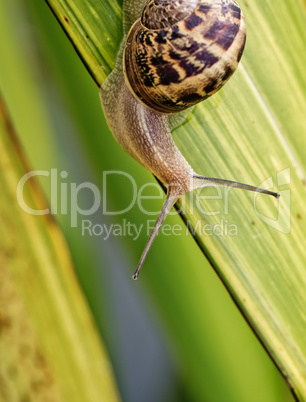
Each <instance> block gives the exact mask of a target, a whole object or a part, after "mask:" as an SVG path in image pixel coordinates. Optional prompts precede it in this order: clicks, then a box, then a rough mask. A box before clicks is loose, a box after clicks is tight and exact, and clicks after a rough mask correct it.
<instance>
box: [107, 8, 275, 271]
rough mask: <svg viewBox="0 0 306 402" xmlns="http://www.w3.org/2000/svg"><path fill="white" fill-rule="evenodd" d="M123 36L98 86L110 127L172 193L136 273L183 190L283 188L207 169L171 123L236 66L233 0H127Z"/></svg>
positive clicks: (241, 33)
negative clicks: (192, 157) (185, 150)
mask: <svg viewBox="0 0 306 402" xmlns="http://www.w3.org/2000/svg"><path fill="white" fill-rule="evenodd" d="M123 28H124V38H123V40H122V43H121V46H120V50H119V52H118V55H117V59H116V63H115V67H114V70H113V71H112V73H111V74H110V75H109V76H108V77H107V78H106V80H105V82H104V83H103V85H102V86H101V89H100V98H101V102H102V107H103V110H104V114H105V116H106V119H107V123H108V126H109V128H110V130H111V131H112V133H113V135H114V137H115V139H116V140H117V141H118V143H119V144H120V145H121V146H122V148H123V149H124V150H125V151H126V152H127V153H128V154H130V155H131V156H132V157H133V158H134V159H136V160H137V161H138V162H139V163H140V164H141V165H143V166H144V167H145V168H147V169H148V170H149V171H150V172H152V173H153V174H154V175H155V176H156V177H157V178H158V179H159V180H160V181H161V182H162V183H163V184H164V185H165V187H166V189H167V196H166V200H165V202H164V205H163V207H162V209H161V212H160V214H159V216H158V218H157V221H156V223H155V226H154V228H153V230H152V232H151V234H150V236H149V239H148V242H147V244H146V246H145V248H144V251H143V253H142V256H141V258H140V261H139V264H138V266H137V269H136V272H135V273H134V275H133V279H137V278H138V275H139V271H140V269H141V267H142V265H143V262H144V260H145V258H146V256H147V253H148V251H149V249H150V247H151V245H152V243H153V240H154V239H155V237H156V235H157V234H158V231H159V229H160V227H161V226H162V224H163V222H164V220H165V218H166V216H167V214H168V213H169V212H170V210H171V209H172V207H173V206H174V204H175V203H176V201H177V200H178V199H179V198H180V197H181V196H183V195H184V194H186V193H188V192H190V191H192V190H194V189H196V188H199V187H204V186H225V187H229V186H230V187H235V188H239V189H244V190H250V191H259V192H262V193H265V194H269V195H272V196H274V197H278V196H279V194H277V193H273V192H270V191H268V190H263V189H259V188H257V187H253V186H250V185H247V184H242V183H238V182H234V181H229V180H223V179H218V178H211V177H206V176H201V175H199V174H197V173H196V172H194V170H193V169H192V167H191V166H190V165H189V163H188V162H187V161H186V159H185V158H184V157H183V155H182V154H181V153H180V151H179V150H178V148H177V147H176V145H175V143H174V141H173V139H172V136H171V130H173V129H174V128H175V127H176V126H178V125H179V124H181V123H182V122H183V121H184V120H185V118H186V113H189V110H190V109H189V110H188V108H190V107H191V106H193V105H195V104H196V103H198V102H201V101H202V100H204V99H206V98H207V97H209V96H211V95H213V94H214V93H215V92H217V91H218V90H219V89H220V88H221V87H222V86H223V85H224V84H225V83H226V82H227V80H228V79H229V78H230V76H231V75H232V74H233V72H234V71H235V69H236V68H237V66H238V63H239V61H240V58H241V56H242V52H243V49H244V45H245V38H246V26H245V22H244V18H243V14H242V11H241V9H240V7H239V6H238V4H237V3H236V2H235V1H234V0H149V1H147V2H145V1H137V0H126V1H125V2H124V6H123Z"/></svg>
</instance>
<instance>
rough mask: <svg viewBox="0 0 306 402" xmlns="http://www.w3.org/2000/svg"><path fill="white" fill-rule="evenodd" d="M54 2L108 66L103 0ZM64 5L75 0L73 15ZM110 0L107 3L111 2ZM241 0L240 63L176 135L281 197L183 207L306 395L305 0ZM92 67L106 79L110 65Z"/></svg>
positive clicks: (213, 167) (111, 33)
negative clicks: (100, 21)
mask: <svg viewBox="0 0 306 402" xmlns="http://www.w3.org/2000/svg"><path fill="white" fill-rule="evenodd" d="M49 4H50V6H51V7H52V8H53V10H54V11H55V12H56V14H57V18H58V19H59V20H60V21H61V23H62V25H64V26H65V29H66V31H69V33H71V32H72V31H73V33H72V34H70V35H71V36H70V38H71V40H72V41H73V43H74V46H75V47H76V48H77V49H78V51H79V52H80V53H81V54H82V58H83V59H85V60H86V64H87V65H90V67H89V69H90V71H95V72H96V71H98V70H99V66H100V70H102V71H108V68H109V66H111V64H112V62H111V60H114V59H115V49H116V47H115V46H114V43H112V46H110V45H109V42H108V40H107V38H105V31H104V29H102V27H101V26H97V24H96V20H97V15H98V7H101V4H100V2H94V4H90V6H88V7H87V6H86V8H85V4H86V3H85V4H84V2H81V1H72V0H70V1H67V2H66V1H65V2H63V1H61V0H58V1H56V0H53V1H52V0H49ZM66 4H69V10H71V9H73V12H72V13H71V14H70V13H68V11H69V10H68V7H66ZM103 4H104V6H105V7H109V3H108V2H107V1H105V2H103ZM240 5H241V7H242V9H243V11H244V14H245V19H246V23H247V27H248V41H247V46H246V51H245V54H244V57H243V59H242V64H241V66H240V67H239V68H238V71H237V73H236V74H235V75H234V77H233V78H232V79H231V80H230V82H229V84H228V85H226V87H225V88H224V89H222V90H221V91H220V92H219V93H218V94H216V95H215V96H214V97H212V99H210V100H208V101H206V102H204V103H202V104H201V105H200V106H198V107H197V108H196V111H195V113H194V116H193V118H192V119H191V121H190V122H189V123H188V124H186V125H184V126H183V127H181V128H179V129H178V130H176V132H175V133H174V138H175V141H176V143H177V144H178V146H179V148H180V149H181V151H182V153H183V155H184V156H185V157H186V158H187V159H188V160H189V161H190V163H191V164H192V166H193V168H194V169H195V170H196V171H197V172H198V173H199V174H205V175H207V176H212V177H221V178H226V179H231V180H239V181H242V182H246V183H250V184H252V185H260V183H263V184H262V185H263V186H265V185H266V186H267V187H270V186H271V185H272V187H273V188H274V190H278V191H279V192H280V193H281V198H280V200H279V203H278V202H277V201H276V200H274V199H270V198H268V197H266V196H263V195H258V196H256V195H255V196H254V199H253V196H252V195H251V194H247V193H243V192H241V191H239V190H236V191H235V190H231V191H230V194H229V195H228V197H227V193H226V192H224V191H223V192H220V193H219V192H218V194H216V190H213V191H211V192H210V195H215V196H217V198H216V199H215V200H210V201H209V200H208V199H206V201H204V200H203V196H204V194H206V193H207V190H202V191H201V195H200V194H199V195H198V197H197V198H196V199H195V197H194V195H190V196H188V197H186V198H185V202H184V203H183V205H182V206H181V205H180V206H181V207H182V209H183V216H184V219H185V220H187V221H188V222H189V224H190V225H191V228H192V230H194V229H196V232H195V237H196V239H197V241H198V244H199V245H200V247H201V248H202V250H203V251H204V252H205V254H206V255H207V257H208V259H209V261H210V262H211V264H212V266H213V267H214V268H215V270H216V272H217V273H218V275H219V276H220V278H221V279H222V281H223V282H224V284H225V285H226V287H227V289H228V290H229V291H230V293H231V295H232V297H233V298H234V300H235V301H236V303H237V305H238V307H239V308H240V310H241V311H242V313H243V314H244V315H245V317H246V319H247V320H248V321H249V323H250V324H251V326H252V328H253V330H254V331H255V333H256V334H257V336H258V337H259V338H260V340H261V342H262V343H263V344H264V346H265V348H266V349H267V351H268V353H269V354H270V355H271V357H272V358H273V360H274V361H275V362H276V364H277V366H278V367H279V369H280V370H281V372H282V373H283V375H284V376H285V378H286V379H287V381H288V383H289V385H290V386H291V387H292V388H293V392H294V393H295V394H296V395H297V397H298V398H300V399H301V400H304V399H306V383H305V377H306V339H305V336H304V332H305V325H306V315H305V305H306V292H305V287H306V274H305V240H306V239H305V237H306V226H305V224H304V223H303V220H305V219H306V210H305V202H304V199H305V175H304V172H305V162H304V161H305V149H306V146H305V140H304V136H303V127H305V106H306V105H305V96H304V95H305V68H304V66H305V64H306V60H305V57H306V51H305V50H306V49H305V43H306V42H305V30H304V26H305V8H304V5H303V3H302V1H285V0H281V1H279V2H277V4H276V3H275V2H272V1H265V2H264V1H258V2H255V3H254V2H253V3H250V2H245V1H241V4H240ZM65 16H66V17H67V18H68V19H69V21H70V20H73V21H75V20H77V22H74V23H73V29H72V28H71V30H68V28H67V24H65ZM118 17H119V13H118V12H117V10H116V11H115V12H114V13H111V14H110V15H107V14H105V18H107V20H108V21H109V22H110V23H112V26H109V27H108V37H115V38H118V36H117V35H118V26H119V24H118V22H117V20H118ZM114 19H116V23H115V24H114V23H113V21H114ZM104 22H105V21H104ZM94 23H95V25H94ZM86 26H88V27H89V26H90V27H93V26H95V27H97V29H96V30H95V31H94V33H93V35H92V36H93V38H91V42H94V41H95V47H96V48H97V49H99V54H103V57H100V56H99V57H97V58H96V59H95V60H94V57H93V56H92V54H93V53H92V51H91V50H88V49H86V48H85V47H84V46H83V43H84V42H85V39H84V33H85V37H86V35H89V36H91V32H90V31H89V30H88V29H86ZM79 27H81V29H80V28H79ZM74 29H76V31H77V32H75V31H74ZM97 38H99V39H97ZM94 76H95V79H96V81H97V82H98V83H99V84H100V83H101V82H102V79H103V76H102V74H97V73H95V74H94ZM198 193H199V192H198ZM201 197H202V200H200V198H201ZM253 200H254V201H253ZM195 204H197V205H195ZM191 211H193V213H191ZM205 211H210V212H213V213H212V214H210V215H207V214H205ZM260 214H261V215H260ZM205 225H206V226H205ZM216 225H219V226H216ZM226 225H227V228H228V230H229V229H230V228H232V232H231V233H229V232H227V234H225V233H223V235H218V234H217V233H216V234H215V235H214V236H211V235H207V233H208V232H210V233H208V234H211V231H214V230H215V231H217V230H221V228H223V230H225V229H224V227H225V226H226Z"/></svg>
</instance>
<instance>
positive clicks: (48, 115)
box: [0, 0, 293, 402]
mask: <svg viewBox="0 0 306 402" xmlns="http://www.w3.org/2000/svg"><path fill="white" fill-rule="evenodd" d="M0 34H1V35H0V54H1V56H0V57H1V61H0V91H1V93H2V95H3V97H4V100H5V101H6V103H7V106H8V109H9V112H10V114H11V116H12V120H13V123H14V125H15V127H16V130H17V133H18V134H19V136H20V140H21V141H22V144H23V146H24V148H25V150H26V154H27V156H28V158H29V161H30V163H31V166H32V167H33V169H41V170H46V171H50V169H57V171H58V190H59V191H58V201H59V197H60V185H61V183H67V184H68V188H69V186H70V184H71V183H76V184H77V185H78V184H81V183H83V182H91V183H94V184H95V185H96V186H97V187H98V188H99V189H101V191H102V177H103V172H104V171H112V170H116V171H123V172H126V173H128V174H130V175H131V176H133V178H134V179H135V181H136V183H137V186H138V188H140V187H141V186H143V185H144V184H146V183H155V180H154V178H153V177H152V176H151V174H150V173H148V172H147V171H146V170H145V169H144V168H142V167H141V166H140V165H139V164H138V163H136V162H135V161H134V160H133V159H132V158H130V157H129V156H128V155H127V154H125V153H124V151H123V150H122V149H121V148H120V146H119V145H118V144H117V143H116V142H115V140H114V139H113V137H112V135H111V133H110V132H109V130H108V128H107V126H106V123H105V120H104V118H103V113H102V110H101V106H100V101H99V96H98V88H97V87H96V86H95V84H94V82H93V81H92V79H91V77H90V75H89V74H88V72H87V71H86V69H85V68H84V66H83V64H82V63H81V61H80V59H79V58H78V56H77V54H76V53H75V51H74V49H73V47H72V46H71V44H70V43H69V41H68V39H67V38H66V36H65V34H64V32H63V31H62V29H61V27H60V26H59V24H58V23H57V21H56V19H55V18H54V16H53V15H52V13H51V12H50V10H49V8H48V7H47V5H46V4H45V3H44V2H43V1H37V0H28V1H27V2H24V1H22V0H11V1H9V2H8V1H1V3H0ZM114 40H116V41H118V42H119V40H120V30H118V38H114ZM62 171H66V172H67V173H68V176H67V177H66V178H62V177H60V172H62ZM40 183H41V186H42V187H43V189H44V192H45V194H46V196H47V198H48V200H49V202H51V192H50V179H49V178H46V177H43V178H40ZM69 194H70V193H69V192H68V199H69ZM146 194H147V195H150V194H151V195H156V190H155V191H154V189H153V188H148V189H147V192H146ZM90 195H91V194H90V193H89V192H88V191H81V192H80V193H79V205H80V206H82V207H83V208H88V207H89V206H90V205H91V204H92V201H93V200H92V197H91V196H90ZM105 195H106V197H107V207H108V208H109V209H110V210H121V209H124V208H126V206H127V203H128V200H130V199H131V197H132V187H131V184H130V183H129V181H128V180H126V179H124V178H123V176H117V177H115V176H111V177H110V179H109V180H108V182H107V192H106V194H105ZM161 205H162V200H161V199H156V200H147V201H146V202H144V206H145V207H146V209H148V210H150V211H159V209H160V207H161ZM69 212H70V209H69V206H68V211H67V214H63V213H58V214H57V215H55V218H56V220H57V222H58V223H59V224H60V226H61V228H62V230H63V232H64V234H65V236H66V239H67V242H68V244H69V247H70V250H71V253H72V257H73V260H74V263H75V266H76V269H77V274H78V277H79V279H80V283H81V285H82V287H83V289H84V292H85V294H86V296H87V299H88V301H89V304H90V307H91V309H92V311H93V314H94V316H95V319H96V321H97V324H98V327H99V330H100V332H101V337H102V338H103V339H104V341H105V344H106V346H107V348H108V352H109V355H110V358H111V361H112V364H113V367H114V371H115V374H116V379H117V382H118V386H119V389H120V392H121V396H122V400H123V401H131V402H138V401H144V400H145V401H146V402H150V401H152V402H156V401H161V402H163V401H167V402H172V401H173V402H181V401H188V402H189V401H203V402H204V401H209V402H221V401H222V402H223V401H227V402H231V401H233V402H245V401H247V402H253V401H254V402H255V401H258V400H260V401H267V402H273V401H275V402H276V401H277V402H282V401H292V400H293V398H292V396H291V394H290V392H289V390H288V388H287V386H286V384H285V381H284V380H283V378H282V377H281V375H280V374H279V372H278V371H277V369H276V368H275V366H274V364H273V363H272V362H271V360H270V358H269V357H268V356H267V354H266V352H265V351H264V349H263V347H262V346H261V345H260V343H259V341H258V340H257V339H256V337H255V335H254V334H253V333H252V331H251V330H250V328H249V327H248V325H247V324H246V322H245V321H244V319H243V317H242V316H241V314H240V313H239V311H238V309H237V308H236V306H235V305H234V303H233V301H232V300H231V298H230V296H229V295H228V293H227V291H226V290H225V288H224V287H223V286H222V284H221V282H220V281H219V279H218V278H217V276H216V274H215V273H214V272H213V270H212V269H211V267H210V265H209V264H208V263H207V261H206V260H205V258H204V257H203V255H202V253H201V251H200V250H199V249H198V247H197V245H196V243H195V242H194V241H193V239H192V238H191V236H190V235H188V234H185V233H186V231H185V229H184V227H183V224H182V222H181V220H180V218H179V217H178V216H171V217H169V218H168V219H167V223H169V224H172V225H174V224H178V225H180V226H182V227H183V230H182V233H183V235H181V236H165V235H162V234H161V235H159V237H158V239H157V240H156V242H155V244H154V246H153V248H152V250H151V251H150V254H149V256H148V259H147V261H146V263H145V266H144V269H143V272H142V275H141V278H140V280H139V281H138V282H133V281H132V280H131V275H132V273H133V272H134V269H135V267H136V264H137V261H138V258H139V256H140V254H141V251H142V249H143V246H144V244H145V242H146V239H147V234H146V232H145V231H142V233H141V235H140V236H139V238H137V239H136V240H133V238H132V237H131V236H128V235H126V236H110V237H109V238H108V239H107V240H103V238H102V237H101V236H100V237H99V236H89V235H85V236H83V235H82V228H81V225H80V220H79V222H78V226H77V227H71V219H70V214H69ZM155 218H156V215H152V216H150V217H149V219H155ZM85 219H86V217H85ZM88 219H90V220H91V221H92V222H94V223H98V224H106V225H108V226H110V225H111V224H122V222H123V220H124V219H125V220H126V221H129V222H132V223H135V224H136V225H137V226H139V225H141V224H145V223H146V221H147V220H148V215H146V214H144V213H143V212H141V211H140V210H139V208H138V207H137V205H135V206H134V207H133V208H132V209H131V210H129V211H128V212H126V213H124V214H122V215H111V216H104V215H102V214H101V210H99V211H98V212H97V213H96V214H94V215H93V216H90V217H89V218H88ZM186 282H188V287H187V291H186ZM182 289H184V292H182V291H181V290H182Z"/></svg>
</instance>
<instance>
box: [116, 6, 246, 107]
mask: <svg viewBox="0 0 306 402" xmlns="http://www.w3.org/2000/svg"><path fill="white" fill-rule="evenodd" d="M245 36H246V27H245V23H244V18H243V15H242V12H241V9H240V7H239V6H238V4H237V3H236V2H235V1H234V0H150V1H149V2H148V3H147V4H146V6H145V8H144V11H143V14H142V17H141V19H139V20H137V21H136V22H135V23H134V25H133V26H132V28H131V29H130V31H129V33H128V36H127V40H126V46H125V52H124V58H123V62H124V70H125V79H126V82H127V85H128V87H129V88H130V90H131V91H132V93H133V94H134V96H136V97H137V98H138V99H140V100H141V101H142V102H143V103H144V104H145V105H147V106H149V107H150V108H152V109H154V110H157V111H159V112H161V113H177V112H180V111H181V110H184V109H186V108H188V107H190V106H192V105H195V104H196V103H198V102H201V101H202V100H204V99H206V98H208V97H209V96H211V95H212V94H214V93H215V92H217V91H218V90H219V89H220V88H221V87H222V86H223V85H224V84H225V83H226V81H227V80H228V79H229V78H230V76H231V75H232V74H233V72H234V71H235V70H236V68H237V66H238V63H239V61H240V58H241V55H242V52H243V49H244V44H245Z"/></svg>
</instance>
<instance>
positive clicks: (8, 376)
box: [0, 99, 118, 401]
mask: <svg viewBox="0 0 306 402" xmlns="http://www.w3.org/2000/svg"><path fill="white" fill-rule="evenodd" d="M0 154H1V158H0V184H1V191H2V196H1V201H0V217H1V223H2V224H1V226H0V230H1V231H0V235H1V239H2V240H1V248H0V276H1V283H0V355H1V359H0V378H1V389H0V398H1V400H5V401H20V400H31V401H47V400H52V401H63V400H66V401H69V400H71V401H72V400H73V401H85V400H101V399H104V400H107V401H117V400H118V396H117V390H116V388H115V384H114V379H113V376H112V371H111V367H110V363H109V360H108V357H107V355H106V352H105V350H104V347H103V345H102V344H101V341H100V339H99V336H98V332H97V329H96V327H95V325H94V323H93V320H92V316H91V314H90V312H89V309H88V306H87V304H86V302H85V300H84V296H83V294H82V292H81V290H80V287H79V284H78V281H77V279H76V276H75V273H74V271H73V266H72V262H71V257H70V254H69V252H68V249H67V246H66V242H65V240H64V239H63V236H62V233H61V231H60V230H59V228H58V226H57V225H56V224H55V222H54V221H53V219H52V218H51V217H50V215H43V216H35V215H33V214H30V213H25V211H24V208H26V206H29V208H33V209H36V210H44V209H46V208H48V205H47V204H46V202H45V199H44V197H43V195H42V193H41V190H40V188H39V186H38V185H37V182H36V181H35V180H34V179H33V178H30V177H31V176H29V177H27V176H24V175H25V174H26V173H27V172H28V171H29V168H28V165H27V161H26V159H25V156H24V154H23V152H22V149H21V147H20V144H19V142H18V140H17V137H16V134H15V132H14V129H13V126H12V123H11V121H10V118H9V116H8V114H7V111H6V107H5V105H4V103H3V101H2V99H0ZM21 178H26V181H25V183H24V184H25V185H24V186H23V188H21V187H19V190H18V183H20V180H21ZM16 189H17V193H16ZM16 196H17V200H18V203H17V202H16ZM85 338H86V341H84V339H85Z"/></svg>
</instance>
